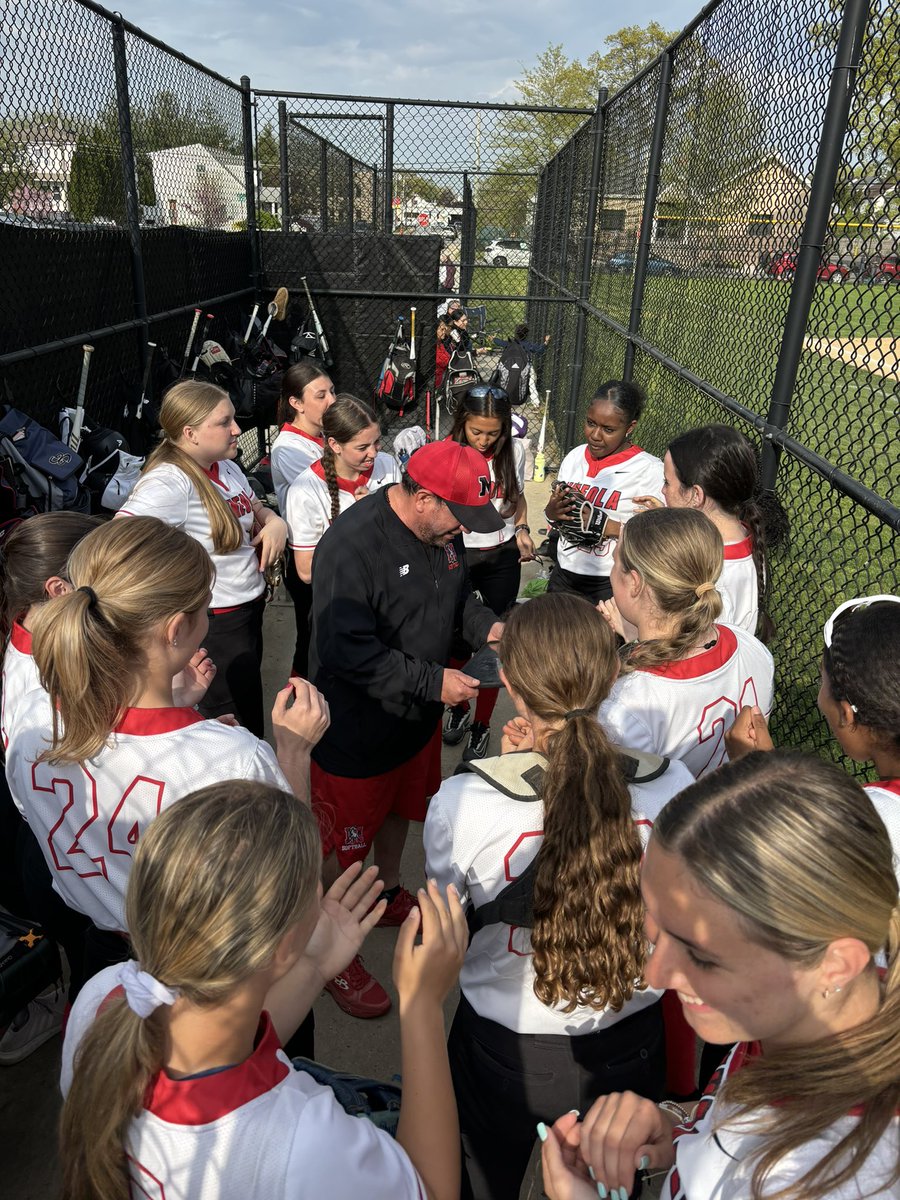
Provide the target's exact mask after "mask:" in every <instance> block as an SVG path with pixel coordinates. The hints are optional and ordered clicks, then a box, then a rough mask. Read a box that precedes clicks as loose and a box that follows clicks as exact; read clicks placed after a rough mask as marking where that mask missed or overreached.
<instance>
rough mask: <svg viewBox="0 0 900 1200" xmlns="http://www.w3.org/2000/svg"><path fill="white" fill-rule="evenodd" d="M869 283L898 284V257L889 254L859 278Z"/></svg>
mask: <svg viewBox="0 0 900 1200" xmlns="http://www.w3.org/2000/svg"><path fill="white" fill-rule="evenodd" d="M860 278H861V279H865V280H867V281H870V282H871V283H900V255H897V254H889V255H888V257H887V258H883V259H882V260H881V262H877V263H875V264H874V265H873V266H870V267H869V268H868V269H867V270H866V271H864V272H863V274H862V275H861V276H860Z"/></svg>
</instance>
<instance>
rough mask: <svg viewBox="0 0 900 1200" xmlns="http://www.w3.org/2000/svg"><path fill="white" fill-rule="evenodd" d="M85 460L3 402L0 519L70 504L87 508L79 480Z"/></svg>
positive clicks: (78, 508) (77, 509)
mask: <svg viewBox="0 0 900 1200" xmlns="http://www.w3.org/2000/svg"><path fill="white" fill-rule="evenodd" d="M83 469H84V463H83V461H82V459H81V458H80V456H79V455H77V454H76V453H75V451H74V450H70V449H69V447H68V446H66V445H65V444H64V443H63V442H61V441H60V440H59V438H57V437H54V435H53V434H52V433H51V432H50V431H49V429H45V428H44V427H43V425H38V423H37V421H32V419H31V417H28V416H26V415H25V413H23V412H20V411H19V410H18V409H17V408H11V407H10V406H8V405H5V404H4V405H0V473H2V491H3V511H2V513H0V520H3V521H6V520H9V519H11V518H13V517H30V516H32V515H33V514H34V513H39V512H56V511H57V510H59V509H63V508H65V509H69V510H71V511H73V512H83V513H86V512H89V511H90V497H89V496H88V493H87V491H86V490H85V489H84V488H83V487H82V486H81V483H80V482H79V480H80V477H81V472H82V470H83Z"/></svg>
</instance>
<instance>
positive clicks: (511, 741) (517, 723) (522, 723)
mask: <svg viewBox="0 0 900 1200" xmlns="http://www.w3.org/2000/svg"><path fill="white" fill-rule="evenodd" d="M533 749H534V730H533V729H532V728H531V722H530V721H526V720H525V718H524V717H513V719H512V720H511V721H507V722H506V724H505V725H504V726H503V736H502V737H501V739H500V753H501V754H509V752H510V751H511V750H533Z"/></svg>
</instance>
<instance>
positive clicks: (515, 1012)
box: [424, 762, 693, 1036]
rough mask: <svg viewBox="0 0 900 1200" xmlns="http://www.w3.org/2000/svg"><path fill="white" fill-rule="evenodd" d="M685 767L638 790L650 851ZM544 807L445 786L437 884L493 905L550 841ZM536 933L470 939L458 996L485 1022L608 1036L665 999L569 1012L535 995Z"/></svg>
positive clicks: (479, 786)
mask: <svg viewBox="0 0 900 1200" xmlns="http://www.w3.org/2000/svg"><path fill="white" fill-rule="evenodd" d="M692 782H693V780H692V777H691V774H690V772H689V771H688V770H687V769H686V768H685V767H684V766H683V765H682V764H681V763H678V762H672V763H670V764H669V768H668V770H667V771H666V772H665V773H664V774H663V775H662V776H660V777H659V778H658V779H655V780H652V781H648V782H646V783H640V784H632V785H631V786H630V787H629V791H630V793H631V799H632V805H633V812H634V820H635V823H636V825H637V826H638V832H639V834H640V837H641V841H642V843H643V844H644V846H646V844H647V841H648V839H649V837H650V830H651V829H652V827H653V822H654V821H655V820H656V817H657V814H658V813H659V812H660V810H661V809H662V808H663V807H664V805H665V804H666V803H667V802H668V801H669V800H671V798H672V797H673V796H674V795H676V794H677V793H678V792H680V791H681V790H682V789H683V788H685V787H687V786H688V785H689V784H690V783H692ZM543 831H544V810H543V805H542V804H541V803H540V802H539V801H534V802H531V803H524V802H523V801H522V800H516V799H513V798H512V797H510V796H507V795H505V794H504V793H503V792H501V791H499V790H498V789H497V788H495V787H493V786H492V785H491V784H490V783H489V782H488V781H487V780H485V779H483V778H481V777H480V776H479V775H475V774H474V773H466V774H463V775H454V776H451V778H450V779H445V780H444V781H443V783H442V784H441V786H440V790H439V791H438V792H437V794H436V795H435V796H433V797H432V799H431V802H430V803H429V805H428V815H427V816H426V818H425V831H424V840H425V861H426V871H427V873H428V876H429V877H433V878H435V879H437V881H438V884H439V886H440V888H441V890H442V891H443V890H444V889H445V888H446V887H447V885H448V884H450V883H452V884H455V886H456V888H457V890H458V891H459V894H460V898H461V900H462V902H463V904H465V902H466V900H467V899H470V900H471V901H472V903H473V904H475V906H476V907H481V906H482V905H483V904H486V903H488V901H490V900H493V899H494V898H495V897H496V896H497V895H499V893H500V892H501V891H502V890H503V889H504V888H505V887H506V886H507V885H508V884H509V883H511V882H512V881H513V880H514V879H516V878H517V877H518V876H519V875H521V873H522V872H523V871H524V870H525V868H526V867H527V866H528V864H529V863H530V862H532V860H533V859H534V858H535V857H536V856H537V852H538V850H539V849H540V846H541V842H542V841H543V836H544V832H543ZM531 954H532V951H531V931H530V930H528V929H520V928H517V927H515V926H510V925H506V924H495V925H487V926H485V927H484V928H483V929H480V930H479V931H478V932H477V933H476V934H475V936H474V938H473V939H472V942H471V945H470V946H469V949H468V951H467V953H466V959H465V962H464V963H463V968H462V971H461V973H460V977H459V982H460V987H461V988H462V991H463V993H464V995H465V997H466V999H467V1000H468V1001H469V1003H470V1004H471V1005H472V1007H473V1008H474V1009H475V1011H476V1012H477V1013H478V1015H479V1016H482V1017H486V1018H487V1019H488V1020H491V1021H496V1022H497V1023H498V1024H500V1025H503V1026H505V1028H507V1029H511V1030H513V1032H515V1033H521V1034H529V1033H531V1034H544V1033H547V1034H556V1035H560V1034H569V1035H572V1036H578V1035H582V1034H587V1033H595V1032H597V1031H598V1030H600V1029H607V1028H609V1027H611V1026H612V1025H614V1024H615V1023H616V1022H617V1021H621V1020H622V1019H623V1018H625V1017H628V1016H632V1015H633V1014H634V1013H636V1012H638V1011H639V1010H640V1009H642V1008H645V1007H646V1006H647V1005H649V1004H653V1003H655V1001H657V1000H658V999H659V998H660V996H661V995H662V993H661V992H658V991H655V990H653V989H652V988H646V989H645V990H644V991H641V992H635V993H634V995H633V996H632V998H631V1000H629V1001H628V1003H627V1004H625V1005H623V1007H622V1009H621V1010H620V1011H619V1012H613V1011H612V1010H611V1009H605V1010H597V1009H593V1008H589V1007H587V1006H584V1007H581V1008H577V1009H575V1011H574V1012H563V1010H562V1009H563V1006H562V1005H559V1006H557V1007H553V1008H551V1007H549V1006H548V1005H546V1004H543V1003H541V1001H540V1000H538V998H537V996H536V995H535V994H534V987H533V985H534V969H533V967H532V961H531Z"/></svg>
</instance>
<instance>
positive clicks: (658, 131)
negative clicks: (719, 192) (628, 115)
mask: <svg viewBox="0 0 900 1200" xmlns="http://www.w3.org/2000/svg"><path fill="white" fill-rule="evenodd" d="M671 90H672V51H671V49H669V50H666V51H664V52H663V54H662V56H661V58H660V63H659V87H658V89H657V93H656V112H655V114H654V117H653V137H652V140H651V142H650V157H649V160H648V162H647V184H646V187H645V189H644V206H643V209H642V211H641V234H640V237H639V238H638V247H637V254H636V255H635V260H634V280H633V283H632V291H631V315H630V316H629V318H628V341H627V342H626V343H625V365H624V367H623V369H622V378H623V379H625V380H627V381H628V382H629V383H630V382H631V378H632V376H633V374H634V342H633V341H632V340H631V339H632V338H633V337H634V335H635V334H638V333H640V329H641V311H642V309H643V306H644V288H645V286H646V284H647V263H648V262H649V261H650V243H651V242H652V240H653V214H654V213H655V212H656V199H657V196H658V195H659V177H660V171H661V169H662V155H663V144H664V142H665V140H666V120H667V118H668V115H669V95H670V93H671Z"/></svg>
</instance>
